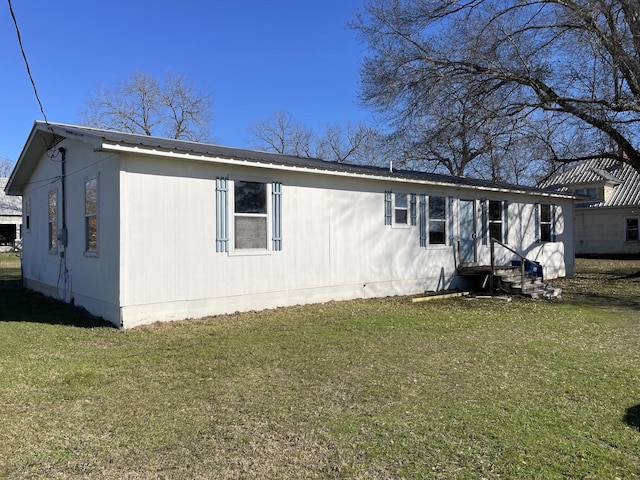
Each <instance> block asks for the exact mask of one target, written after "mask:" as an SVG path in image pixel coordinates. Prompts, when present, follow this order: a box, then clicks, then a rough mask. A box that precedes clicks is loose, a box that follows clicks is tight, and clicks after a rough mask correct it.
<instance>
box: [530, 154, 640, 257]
mask: <svg viewBox="0 0 640 480" xmlns="http://www.w3.org/2000/svg"><path fill="white" fill-rule="evenodd" d="M542 186H543V187H545V188H552V189H555V190H558V191H562V192H568V193H574V194H575V195H577V196H578V198H577V199H576V201H575V205H574V228H575V242H576V244H575V249H576V255H583V256H590V255H593V256H595V255H629V256H637V255H640V236H639V234H638V227H639V226H640V174H638V172H637V171H636V170H634V169H633V167H631V166H630V165H629V164H627V163H623V162H619V161H616V160H613V159H594V160H587V161H583V162H580V163H577V164H576V165H574V166H573V167H571V168H569V169H568V170H566V171H564V172H562V173H558V174H557V175H554V176H553V177H552V178H550V179H549V180H547V181H546V182H544V184H543V185H542Z"/></svg>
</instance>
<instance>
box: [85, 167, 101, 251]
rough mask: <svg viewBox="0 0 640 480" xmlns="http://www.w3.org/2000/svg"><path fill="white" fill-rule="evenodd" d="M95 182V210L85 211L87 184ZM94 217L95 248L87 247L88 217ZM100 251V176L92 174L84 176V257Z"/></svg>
mask: <svg viewBox="0 0 640 480" xmlns="http://www.w3.org/2000/svg"><path fill="white" fill-rule="evenodd" d="M93 181H95V182H96V207H95V208H96V210H95V213H87V184H88V183H89V182H93ZM91 217H95V229H96V248H95V250H93V249H92V250H90V249H89V238H88V235H89V228H88V227H89V224H88V222H89V218H91ZM99 251H100V176H99V175H94V176H92V177H86V178H85V179H84V255H85V256H86V257H97V256H98V252H99Z"/></svg>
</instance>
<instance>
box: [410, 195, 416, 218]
mask: <svg viewBox="0 0 640 480" xmlns="http://www.w3.org/2000/svg"><path fill="white" fill-rule="evenodd" d="M410 214H411V225H416V224H417V221H416V194H415V193H412V194H411V203H410Z"/></svg>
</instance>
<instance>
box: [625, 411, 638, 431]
mask: <svg viewBox="0 0 640 480" xmlns="http://www.w3.org/2000/svg"><path fill="white" fill-rule="evenodd" d="M622 420H623V421H624V423H626V424H627V425H629V426H630V427H633V428H635V429H637V430H638V431H640V405H634V406H633V407H629V408H627V411H626V412H625V414H624V417H622Z"/></svg>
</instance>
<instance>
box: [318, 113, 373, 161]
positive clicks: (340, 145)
mask: <svg viewBox="0 0 640 480" xmlns="http://www.w3.org/2000/svg"><path fill="white" fill-rule="evenodd" d="M383 142H384V139H383V136H382V135H380V133H379V132H378V131H376V130H375V129H373V128H372V127H368V126H366V125H365V124H364V123H359V124H357V125H353V124H351V123H348V122H347V123H346V124H344V125H341V124H338V123H335V124H332V125H328V126H326V127H325V128H324V131H323V132H322V134H321V136H320V137H319V139H318V142H317V145H316V156H317V157H319V158H323V159H325V160H330V161H335V162H349V163H359V164H364V165H380V164H381V163H383V162H384V161H385V160H384V159H383V158H381V153H382V150H381V146H382V144H383Z"/></svg>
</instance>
